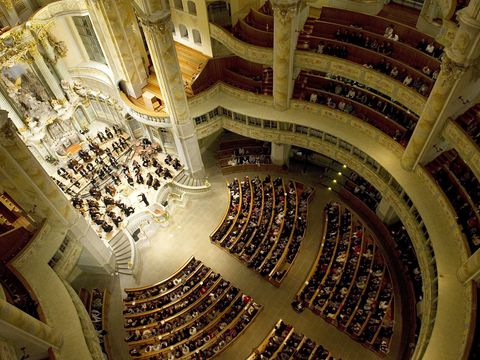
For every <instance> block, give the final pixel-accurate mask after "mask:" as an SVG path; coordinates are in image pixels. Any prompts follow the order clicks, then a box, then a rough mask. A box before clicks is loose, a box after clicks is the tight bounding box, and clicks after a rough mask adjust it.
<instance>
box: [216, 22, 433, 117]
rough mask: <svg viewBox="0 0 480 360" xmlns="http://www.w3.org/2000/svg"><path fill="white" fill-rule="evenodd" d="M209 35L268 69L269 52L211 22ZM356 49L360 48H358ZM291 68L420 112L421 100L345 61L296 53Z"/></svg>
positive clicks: (388, 79) (387, 79) (412, 92)
mask: <svg viewBox="0 0 480 360" xmlns="http://www.w3.org/2000/svg"><path fill="white" fill-rule="evenodd" d="M210 33H211V35H212V37H213V38H214V39H215V40H217V41H219V42H221V43H222V44H223V45H224V46H226V47H227V48H228V49H229V50H230V51H232V52H233V53H234V54H236V55H238V56H240V57H242V58H243V59H246V60H249V61H252V62H257V63H261V64H265V65H269V66H272V64H273V49H271V48H262V47H259V46H252V45H251V44H248V43H246V42H243V41H241V40H239V39H237V38H236V37H234V36H233V35H232V34H231V33H230V32H228V31H227V30H225V29H222V28H221V27H219V26H217V25H215V24H212V23H210ZM359 50H360V51H361V50H363V49H361V48H359ZM373 55H375V54H373ZM295 67H299V68H303V69H312V70H317V71H322V72H325V73H333V74H335V75H338V76H342V77H345V78H349V79H352V80H355V81H358V82H360V83H363V84H365V85H366V86H368V87H370V88H372V89H375V90H377V91H379V92H381V93H383V94H385V95H387V96H388V97H390V98H391V99H392V100H394V101H398V102H400V103H402V104H408V107H409V109H410V110H411V111H412V112H414V113H415V114H417V115H420V114H421V113H422V111H423V107H424V106H425V103H426V99H425V97H423V96H422V95H420V94H419V93H417V92H416V91H415V90H413V89H410V88H408V87H407V86H405V85H403V84H402V83H401V82H399V81H396V80H394V79H392V78H391V77H389V76H387V75H384V74H382V73H380V72H378V71H375V70H372V69H368V68H366V67H364V66H362V65H361V64H356V63H354V62H352V61H349V60H344V59H341V58H336V57H334V56H329V55H323V54H318V53H314V52H310V51H302V50H296V51H295Z"/></svg>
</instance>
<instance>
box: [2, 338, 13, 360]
mask: <svg viewBox="0 0 480 360" xmlns="http://www.w3.org/2000/svg"><path fill="white" fill-rule="evenodd" d="M0 354H2V359H4V360H17V354H16V353H15V348H14V347H13V346H12V344H11V342H10V341H9V340H8V339H5V338H0Z"/></svg>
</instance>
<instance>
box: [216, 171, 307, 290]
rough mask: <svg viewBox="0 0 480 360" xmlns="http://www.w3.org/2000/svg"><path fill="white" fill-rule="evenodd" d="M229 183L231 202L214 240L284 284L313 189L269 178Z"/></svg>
mask: <svg viewBox="0 0 480 360" xmlns="http://www.w3.org/2000/svg"><path fill="white" fill-rule="evenodd" d="M228 187H229V190H230V192H229V194H230V205H229V208H228V209H227V212H226V214H225V217H224V220H223V222H222V223H221V224H220V225H219V227H218V228H217V229H216V230H215V231H214V232H213V234H212V235H211V236H210V239H211V241H212V242H213V243H215V244H217V245H219V246H221V247H222V248H224V249H225V250H228V251H229V253H231V254H233V255H234V256H236V257H237V258H238V259H240V260H241V261H243V262H245V263H246V264H247V266H248V267H250V268H252V269H254V270H255V271H257V272H259V273H260V275H262V276H263V277H265V278H266V279H268V280H269V281H270V282H271V283H272V284H274V285H276V286H279V285H280V283H281V281H282V280H283V279H284V278H285V276H286V274H287V273H288V270H289V269H290V267H291V265H292V264H293V261H294V260H295V257H296V255H297V253H298V250H299V247H300V243H301V241H302V239H303V236H304V233H305V229H306V221H307V206H308V201H309V198H310V196H311V195H312V193H313V190H312V189H303V185H302V184H299V183H296V182H293V181H289V182H288V183H285V182H284V181H283V179H281V178H276V179H274V180H273V181H272V180H271V178H270V176H267V177H266V178H265V179H264V180H263V181H262V180H260V178H259V177H255V178H253V179H250V178H249V177H248V176H247V177H245V178H244V179H243V180H242V181H239V180H238V179H234V180H233V181H232V182H231V183H229V184H228Z"/></svg>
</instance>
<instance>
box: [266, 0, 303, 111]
mask: <svg viewBox="0 0 480 360" xmlns="http://www.w3.org/2000/svg"><path fill="white" fill-rule="evenodd" d="M300 3H301V1H300V0H273V1H272V6H273V18H274V22H273V30H274V32H273V104H274V106H275V108H276V109H278V110H286V109H288V107H289V106H290V98H291V96H292V92H293V84H294V80H293V57H294V55H295V49H296V43H297V34H296V30H297V25H298V19H297V15H298V11H299V7H300Z"/></svg>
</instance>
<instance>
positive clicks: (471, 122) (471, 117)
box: [455, 103, 480, 146]
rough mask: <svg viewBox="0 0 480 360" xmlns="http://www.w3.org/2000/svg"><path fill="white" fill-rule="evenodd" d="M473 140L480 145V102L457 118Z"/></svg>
mask: <svg viewBox="0 0 480 360" xmlns="http://www.w3.org/2000/svg"><path fill="white" fill-rule="evenodd" d="M455 121H456V122H457V123H458V124H459V125H460V126H461V127H462V128H463V130H465V132H466V133H467V134H468V136H470V138H471V139H472V141H473V142H475V143H476V144H477V145H478V146H480V103H478V104H475V105H474V106H472V107H471V108H470V109H468V110H467V111H466V112H465V113H463V114H462V115H460V116H459V117H457V118H456V119H455Z"/></svg>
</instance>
